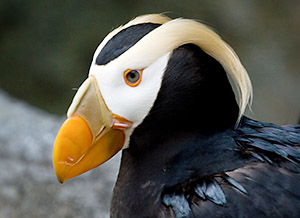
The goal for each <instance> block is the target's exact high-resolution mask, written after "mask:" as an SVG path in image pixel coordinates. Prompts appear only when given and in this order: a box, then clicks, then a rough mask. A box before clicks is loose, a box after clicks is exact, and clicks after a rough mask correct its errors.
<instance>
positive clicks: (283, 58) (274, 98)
mask: <svg viewBox="0 0 300 218" xmlns="http://www.w3.org/2000/svg"><path fill="white" fill-rule="evenodd" d="M299 11H300V1H299V0H294V1H293V0H290V1H276V0H275V1H274V0H272V1H271V0H266V1H260V0H253V1H236V0H227V1H208V0H206V1H203V0H202V1H201V0H200V1H199V0H193V1H192V0H186V1H184V2H183V1H171V0H164V1H157V0H155V1H145V0H130V1H129V0H127V1H124V0H122V1H121V0H114V1H108V0H101V1H99V0H89V1H70V0H65V1H56V0H54V1H37V0H27V1H20V0H19V1H18V0H1V2H0V32H1V34H0V51H1V53H0V54H1V55H0V69H1V71H0V75H1V79H0V87H1V88H2V89H4V90H6V91H7V92H8V93H10V94H11V95H13V96H16V97H17V98H21V99H24V100H26V101H27V102H29V103H30V104H33V105H35V106H37V107H40V108H42V109H45V110H47V111H49V112H51V113H56V114H60V115H62V114H64V113H65V111H66V109H67V108H68V105H69V104H70V102H71V99H72V96H73V95H74V93H75V91H74V89H72V88H76V87H78V86H79V85H80V84H81V82H82V81H83V80H84V79H85V78H86V76H87V73H88V69H89V65H90V61H91V59H92V55H93V53H94V51H95V49H96V47H97V46H98V44H99V43H100V42H101V40H102V39H103V38H104V36H105V35H106V34H107V33H109V32H110V31H111V30H112V28H114V27H117V26H118V25H120V24H124V23H126V22H127V21H128V20H130V19H132V18H133V17H135V16H138V15H140V14H145V13H160V12H167V14H168V15H169V16H171V17H173V18H174V17H185V18H192V19H197V20H200V21H203V22H204V23H206V24H208V25H210V26H211V27H213V28H214V29H215V30H216V31H217V32H218V33H219V34H220V35H221V36H222V37H223V38H224V39H225V41H227V42H228V43H229V44H230V45H231V46H232V47H233V48H234V49H235V50H236V52H237V53H238V55H239V56H240V58H241V60H242V62H243V64H244V65H245V67H246V69H247V70H248V73H249V74H250V77H251V79H252V82H253V86H254V104H253V113H252V114H250V116H251V117H254V118H258V119H261V120H265V121H270V122H276V123H278V124H283V123H287V122H293V123H295V122H296V121H297V119H299V117H300V95H299V94H300V64H299V62H300V59H299V50H300V22H299V21H300V13H299ZM179 31H180V30H179Z"/></svg>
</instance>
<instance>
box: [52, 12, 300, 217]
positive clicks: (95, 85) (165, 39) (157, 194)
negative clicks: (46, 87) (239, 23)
mask: <svg viewBox="0 0 300 218" xmlns="http://www.w3.org/2000/svg"><path fill="white" fill-rule="evenodd" d="M251 100H252V85H251V81H250V79H249V76H248V73H247V71H246V70H245V68H244V66H243V65H242V63H241V61H240V59H239V57H238V56H237V54H236V53H235V51H234V50H233V49H232V48H231V47H230V46H229V45H228V44H227V43H226V42H225V41H224V40H223V39H222V38H221V37H220V36H219V35H218V34H217V33H216V32H215V31H213V30H212V29H211V28H210V27H208V26H206V25H204V24H202V23H200V22H198V21H195V20H191V19H184V18H176V19H171V18H169V17H167V16H165V15H162V14H148V15H142V16H138V17H136V18H135V19H133V20H131V21H129V22H128V23H127V24H125V25H123V26H120V27H118V28H116V29H115V30H113V31H112V32H111V33H109V34H108V35H107V36H106V37H105V38H104V39H103V41H102V42H101V44H100V45H99V46H98V48H97V49H96V51H95V54H94V56H93V60H92V63H91V66H90V70H89V74H88V78H87V79H86V80H85V81H84V82H83V83H82V85H81V86H80V88H79V89H78V91H77V93H76V94H75V96H74V98H73V101H72V103H71V105H70V107H69V109H68V112H67V119H66V121H65V122H64V123H63V124H62V126H61V128H60V130H59V132H58V134H57V137H56V139H55V142H54V148H53V166H54V170H55V172H56V176H57V178H58V180H59V182H61V183H63V182H64V181H66V180H68V179H71V178H74V177H76V176H78V175H81V174H83V173H85V172H87V171H89V170H91V169H94V168H95V167H98V166H99V165H101V164H102V163H104V162H106V161H107V160H109V159H110V158H111V157H112V156H114V155H115V154H116V153H118V152H122V158H121V163H120V168H119V173H118V178H117V181H116V184H115V187H114V191H113V197H112V200H111V208H110V216H111V217H113V218H114V217H118V218H122V217H124V218H126V217H131V218H135V217H137V218H142V217H144V218H146V217H149V218H150V217H151V218H152V217H153V218H156V217H159V218H163V217H174V218H198V217H251V218H253V217H300V125H297V124H295V125H284V126H278V125H275V124H271V123H266V122H261V121H257V120H253V119H250V118H249V117H247V116H245V115H244V113H245V110H246V108H247V107H248V106H249V105H250V104H251Z"/></svg>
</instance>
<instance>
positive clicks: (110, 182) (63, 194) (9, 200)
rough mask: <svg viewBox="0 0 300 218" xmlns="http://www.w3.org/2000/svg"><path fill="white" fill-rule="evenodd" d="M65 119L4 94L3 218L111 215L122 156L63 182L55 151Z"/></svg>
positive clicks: (0, 137)
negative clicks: (54, 161)
mask: <svg viewBox="0 0 300 218" xmlns="http://www.w3.org/2000/svg"><path fill="white" fill-rule="evenodd" d="M63 121H64V118H62V117H57V116H54V115H50V114H48V113H46V112H44V111H41V110H39V109H36V108H33V107H32V106H30V105H28V104H26V103H24V102H21V101H19V100H16V99H13V98H11V97H10V96H8V95H7V94H6V93H4V92H3V91H1V90H0V187H1V188H0V217H1V218H2V217H3V218H8V217H9V218H10V217H13V218H14V217H16V218H17V217H23V218H27V217H28V218H29V217H30V218H33V217H55V218H60V217H89V218H92V217H101V218H102V217H108V216H109V207H110V199H111V194H112V188H113V186H114V182H115V179H116V175H117V171H118V165H119V159H120V157H119V156H116V157H115V158H114V159H112V160H110V161H108V163H106V164H104V165H102V166H101V167H99V168H97V169H95V170H92V172H89V173H86V174H84V175H81V176H80V177H77V178H75V179H72V180H70V181H66V182H65V183H64V184H60V183H59V182H58V181H57V179H56V176H55V172H54V170H53V167H52V147H53V142H54V140H55V136H56V133H57V132H58V129H59V127H60V125H61V124H62V122H63Z"/></svg>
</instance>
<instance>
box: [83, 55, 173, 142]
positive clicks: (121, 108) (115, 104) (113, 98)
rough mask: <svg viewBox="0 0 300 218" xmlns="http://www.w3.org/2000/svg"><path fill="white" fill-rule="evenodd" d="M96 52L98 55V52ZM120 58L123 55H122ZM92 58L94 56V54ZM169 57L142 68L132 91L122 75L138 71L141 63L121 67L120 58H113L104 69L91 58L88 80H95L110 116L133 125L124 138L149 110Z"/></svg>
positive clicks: (123, 64) (124, 64) (125, 64)
mask: <svg viewBox="0 0 300 218" xmlns="http://www.w3.org/2000/svg"><path fill="white" fill-rule="evenodd" d="M96 52H97V54H98V53H99V51H96ZM122 55H126V52H125V53H124V54H122ZM122 55H121V56H122ZM121 56H120V57H121ZM94 57H97V55H96V54H95V56H94ZM169 57H170V52H169V53H167V54H166V55H164V56H162V57H160V58H158V59H157V60H156V61H155V62H154V63H152V64H150V66H147V67H145V68H144V69H143V72H142V76H141V82H140V83H139V84H138V85H137V86H135V87H131V86H129V85H128V84H127V83H126V82H125V79H124V72H125V71H126V70H128V69H132V70H141V68H139V67H138V66H143V65H144V64H143V63H133V62H134V61H132V62H131V63H130V65H131V66H130V65H129V64H128V63H123V62H122V58H116V59H115V60H113V61H111V62H109V63H108V64H106V65H100V66H99V65H97V64H96V63H95V58H94V60H93V62H92V65H91V67H90V72H89V76H94V77H95V78H96V80H97V83H98V86H99V89H100V92H101V94H102V97H103V99H104V101H105V103H106V105H107V107H108V108H109V109H110V110H111V111H112V113H114V114H116V115H119V116H121V117H124V118H126V119H127V120H130V121H131V122H133V126H132V128H131V130H130V131H128V134H129V132H130V134H131V133H132V131H133V130H134V128H135V127H137V126H138V125H139V124H140V123H141V122H142V121H143V119H144V118H145V117H146V116H147V114H148V113H149V111H150V110H151V108H152V106H153V104H154V101H155V99H156V97H157V94H158V91H159V89H160V86H161V82H162V78H163V74H164V71H165V69H166V67H167V63H168V60H169ZM133 65H134V66H133ZM126 135H127V134H126ZM127 136H128V135H127ZM127 138H128V137H127Z"/></svg>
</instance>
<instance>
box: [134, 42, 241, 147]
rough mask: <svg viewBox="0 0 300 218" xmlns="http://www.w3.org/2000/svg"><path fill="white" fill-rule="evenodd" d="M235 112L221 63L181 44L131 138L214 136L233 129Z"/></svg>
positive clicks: (192, 47)
mask: <svg viewBox="0 0 300 218" xmlns="http://www.w3.org/2000/svg"><path fill="white" fill-rule="evenodd" d="M238 113H239V108H238V105H237V103H236V100H235V96H234V92H233V90H232V88H231V85H230V83H229V81H228V78H227V75H226V72H225V71H224V69H223V67H222V66H221V64H220V63H219V62H217V61H216V60H215V59H214V58H212V57H210V56H209V55H207V54H206V53H205V52H203V51H202V50H201V49H200V48H199V47H197V46H195V45H192V44H188V45H183V46H181V47H179V48H178V49H176V50H174V51H173V53H172V55H171V58H170V60H169V63H168V65H167V68H166V70H165V74H164V78H163V81H162V85H161V89H160V91H159V93H158V96H157V99H156V101H155V103H154V105H153V107H152V109H151V111H150V113H149V115H148V116H147V117H146V118H145V120H144V121H143V123H142V124H141V125H140V126H139V127H137V129H136V130H135V132H134V133H133V135H132V137H131V138H132V139H134V138H135V137H138V136H139V135H149V137H150V138H155V137H160V136H161V134H162V132H163V133H164V134H168V132H172V134H174V132H175V133H176V132H183V131H194V130H197V131H199V133H204V134H207V133H214V132H217V131H221V130H224V129H226V128H231V127H233V126H234V125H235V122H236V120H237V117H238ZM149 142H150V144H151V139H149ZM151 146H153V145H151Z"/></svg>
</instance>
